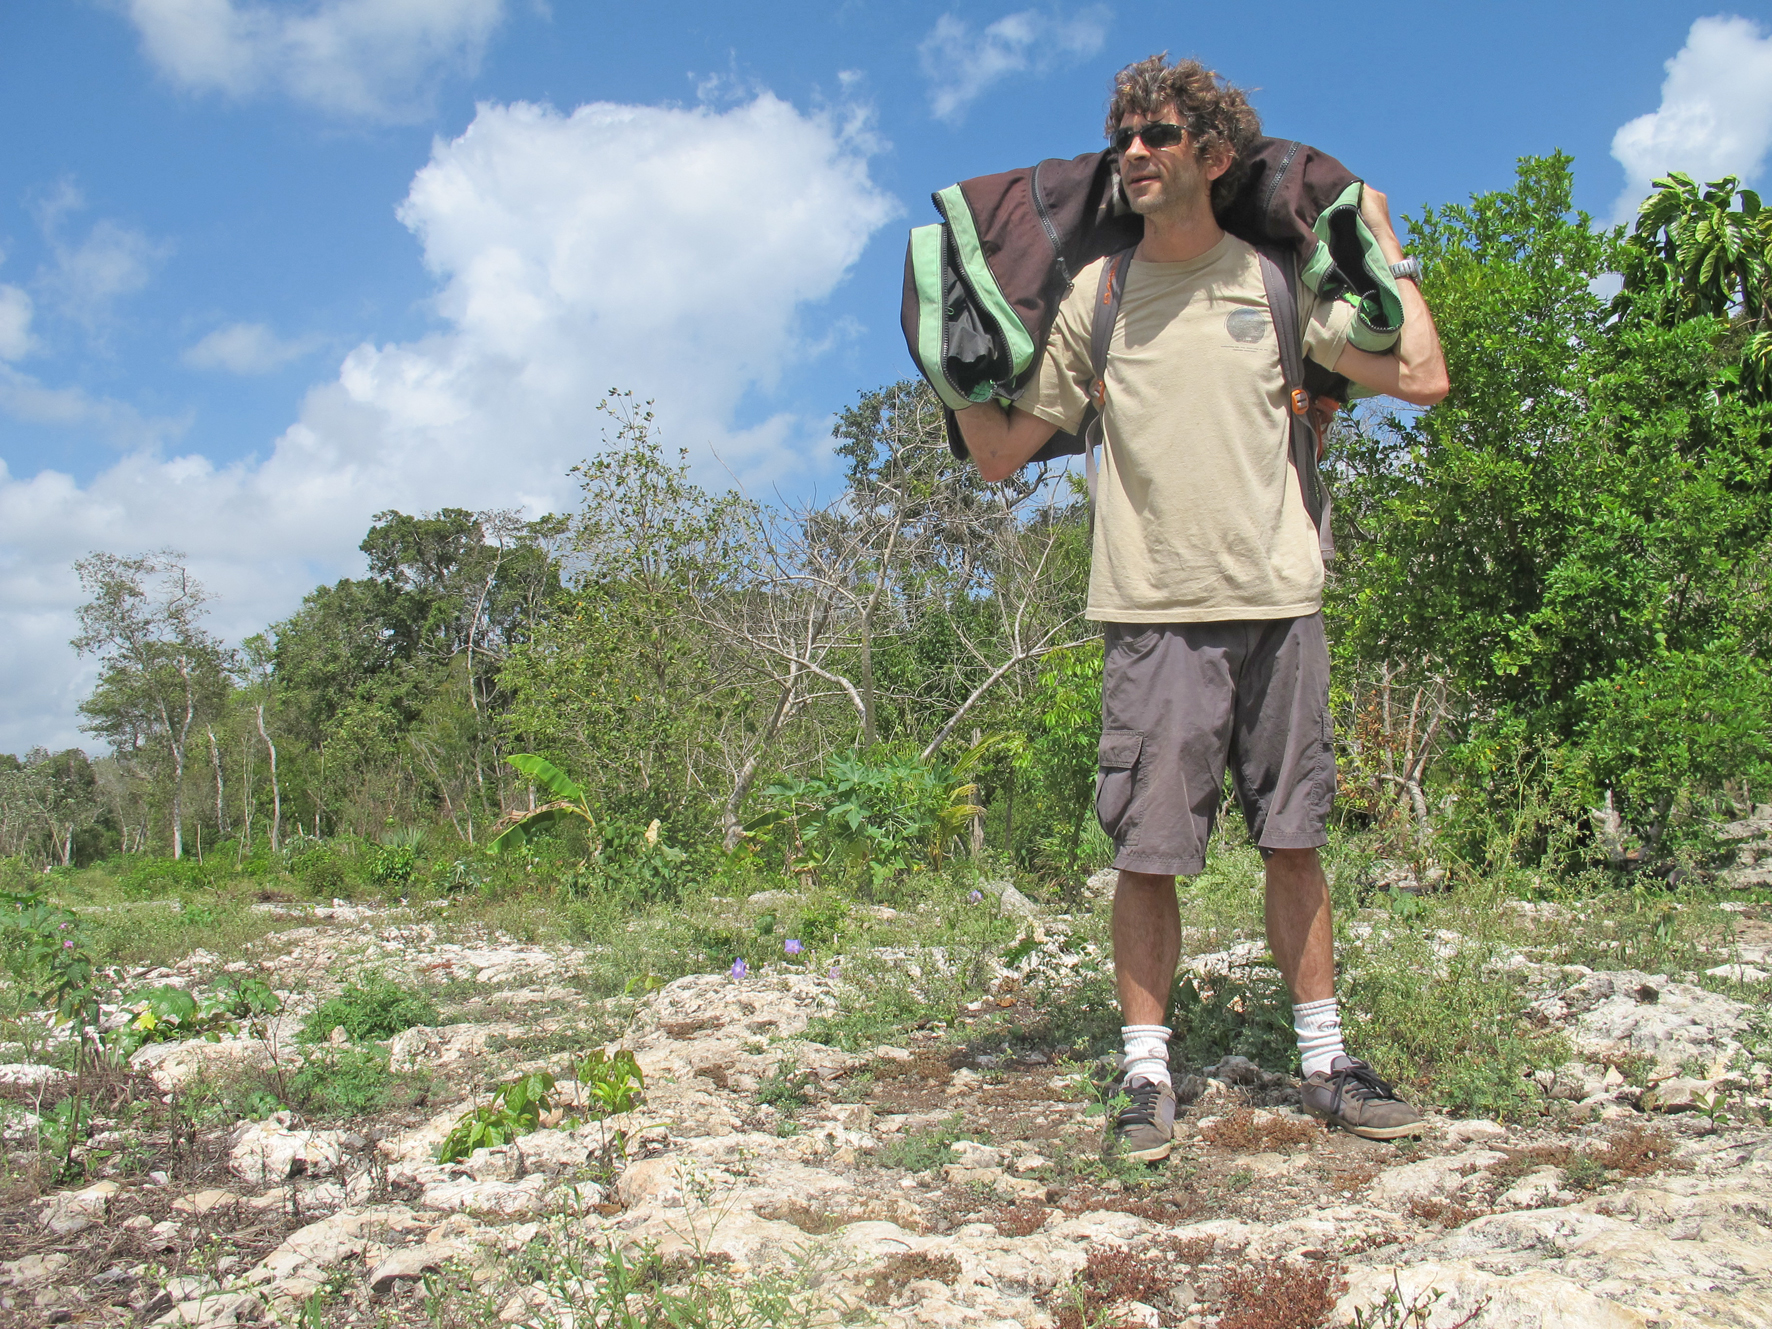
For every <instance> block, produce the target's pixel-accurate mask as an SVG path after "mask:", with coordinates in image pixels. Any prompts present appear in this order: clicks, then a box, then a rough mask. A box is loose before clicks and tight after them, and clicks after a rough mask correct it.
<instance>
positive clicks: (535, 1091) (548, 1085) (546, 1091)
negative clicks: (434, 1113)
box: [437, 1071, 554, 1163]
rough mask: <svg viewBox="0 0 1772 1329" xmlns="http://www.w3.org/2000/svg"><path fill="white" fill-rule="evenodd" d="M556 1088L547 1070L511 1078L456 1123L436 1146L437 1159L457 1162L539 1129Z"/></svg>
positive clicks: (549, 1107) (550, 1107)
mask: <svg viewBox="0 0 1772 1329" xmlns="http://www.w3.org/2000/svg"><path fill="white" fill-rule="evenodd" d="M553 1089H554V1077H553V1076H551V1075H549V1074H548V1073H547V1072H546V1071H537V1072H535V1073H534V1074H532V1075H524V1076H519V1077H518V1078H517V1079H515V1080H512V1081H511V1082H510V1083H509V1084H507V1085H505V1086H504V1087H503V1088H501V1089H499V1090H498V1091H497V1092H495V1093H494V1094H493V1095H492V1099H491V1101H490V1102H487V1103H484V1104H482V1105H481V1106H479V1107H477V1108H475V1109H473V1111H471V1112H469V1113H468V1114H467V1115H466V1116H464V1117H462V1119H461V1120H460V1121H458V1122H456V1123H455V1127H454V1129H452V1130H451V1131H450V1132H449V1134H448V1135H446V1136H444V1137H443V1143H442V1144H440V1145H438V1146H437V1161H438V1162H439V1163H454V1162H457V1161H459V1160H461V1159H463V1158H466V1157H467V1156H468V1155H469V1154H471V1153H473V1152H474V1150H476V1149H496V1148H498V1147H499V1146H500V1145H506V1144H509V1143H510V1142H511V1141H512V1140H515V1139H516V1138H517V1137H518V1136H520V1135H527V1134H528V1133H529V1132H530V1131H533V1130H537V1129H539V1128H540V1126H541V1118H542V1115H543V1114H544V1113H546V1112H548V1111H550V1110H551V1109H552V1106H553V1104H552V1102H551V1101H550V1099H549V1097H548V1096H549V1095H550V1094H551V1093H552V1092H553Z"/></svg>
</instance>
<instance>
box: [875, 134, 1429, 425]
mask: <svg viewBox="0 0 1772 1329" xmlns="http://www.w3.org/2000/svg"><path fill="white" fill-rule="evenodd" d="M1361 189H1362V185H1361V183H1360V180H1359V178H1358V177H1357V176H1355V175H1354V174H1353V173H1352V172H1350V171H1349V170H1348V169H1347V168H1346V167H1345V166H1343V165H1342V164H1341V163H1340V162H1338V161H1336V160H1335V158H1333V157H1330V156H1327V155H1325V154H1324V153H1321V152H1318V151H1317V150H1316V149H1315V148H1312V147H1307V146H1306V145H1305V144H1302V143H1296V142H1293V141H1291V140H1288V139H1273V138H1264V139H1260V140H1258V141H1257V142H1256V145H1255V149H1254V151H1253V153H1252V154H1251V158H1250V163H1249V171H1248V174H1247V176H1246V177H1245V180H1244V183H1243V186H1242V188H1241V189H1240V190H1239V191H1238V193H1237V196H1236V197H1235V198H1234V199H1232V200H1231V202H1230V203H1229V205H1228V206H1226V207H1225V208H1223V209H1222V210H1221V211H1220V213H1219V217H1218V220H1219V223H1220V224H1221V225H1222V226H1223V227H1224V228H1225V230H1227V231H1229V232H1230V233H1231V234H1233V235H1236V236H1238V237H1240V238H1242V239H1244V240H1247V241H1248V242H1249V243H1251V244H1253V245H1258V246H1261V245H1265V246H1270V247H1275V248H1278V249H1280V250H1282V251H1287V252H1290V253H1291V254H1293V255H1295V256H1296V259H1297V263H1298V268H1297V272H1298V276H1299V278H1300V279H1301V280H1302V281H1303V282H1304V283H1305V284H1306V285H1308V286H1310V287H1311V288H1312V289H1313V290H1315V291H1316V292H1317V293H1318V294H1319V295H1322V296H1327V297H1329V298H1332V299H1343V300H1346V301H1348V302H1349V303H1350V304H1352V305H1354V306H1355V307H1356V309H1357V311H1358V312H1357V314H1356V316H1355V319H1354V323H1353V327H1352V329H1351V330H1350V332H1349V334H1348V342H1349V344H1350V345H1353V346H1356V347H1358V348H1359V349H1361V350H1363V351H1374V352H1384V351H1388V350H1390V349H1391V347H1392V346H1394V345H1395V344H1396V340H1397V334H1398V333H1399V332H1400V331H1401V330H1402V325H1403V304H1402V300H1401V298H1400V297H1399V296H1398V295H1397V286H1396V279H1395V278H1393V277H1392V276H1391V274H1390V268H1389V266H1388V265H1387V264H1386V263H1385V261H1384V256H1383V255H1382V254H1381V253H1380V252H1379V248H1378V243H1377V241H1376V240H1374V239H1373V237H1372V233H1371V232H1370V231H1368V230H1367V229H1366V225H1365V223H1364V222H1363V221H1362V220H1361V219H1360V191H1361ZM934 198H935V206H936V208H937V210H938V211H940V213H941V215H942V217H943V219H944V220H943V221H942V222H940V223H939V224H935V225H930V226H919V227H916V228H915V229H913V230H912V231H911V238H910V246H909V248H908V250H907V252H906V254H905V275H904V304H903V310H902V314H901V321H902V323H903V326H904V335H905V341H906V342H907V343H908V344H909V346H910V349H911V356H912V358H913V359H915V360H916V362H917V367H918V368H919V369H920V370H921V371H922V373H923V377H924V378H926V379H927V380H928V381H929V385H930V386H931V387H932V388H934V389H935V392H936V394H937V395H938V396H939V397H940V398H941V400H942V402H943V403H944V404H945V405H946V406H947V407H948V409H949V410H963V409H964V408H966V407H968V406H971V405H974V404H975V403H978V402H983V401H988V400H990V399H991V398H993V397H996V398H1000V399H1003V400H1007V401H1014V400H1015V399H1016V398H1018V397H1020V396H1021V394H1022V392H1023V391H1024V390H1025V389H1026V388H1027V385H1028V383H1029V382H1030V381H1031V380H1032V378H1033V375H1034V370H1035V368H1036V367H1037V366H1038V364H1039V359H1040V353H1041V351H1042V350H1043V349H1044V347H1045V345H1046V334H1047V333H1048V331H1050V329H1051V327H1052V320H1053V318H1054V317H1055V316H1056V314H1057V312H1058V305H1059V302H1060V301H1061V300H1063V299H1064V297H1065V295H1066V294H1067V293H1068V292H1069V291H1070V288H1071V283H1072V281H1073V280H1074V279H1075V277H1076V274H1077V273H1079V272H1081V271H1082V270H1083V269H1084V268H1085V267H1087V266H1088V265H1089V264H1090V263H1092V262H1094V261H1095V260H1096V259H1098V258H1102V257H1104V256H1105V255H1108V254H1113V253H1118V252H1119V251H1121V250H1123V249H1126V248H1128V247H1129V246H1131V245H1135V244H1137V242H1138V240H1139V238H1140V237H1141V236H1142V235H1143V234H1144V219H1143V218H1142V217H1139V216H1138V215H1137V214H1135V213H1133V212H1132V211H1131V210H1130V209H1129V208H1128V207H1127V206H1126V202H1125V199H1124V197H1123V196H1122V194H1121V193H1120V187H1119V164H1118V161H1117V159H1116V158H1115V156H1114V154H1113V153H1112V152H1111V151H1107V150H1103V151H1101V152H1092V153H1085V154H1084V155H1083V156H1081V157H1073V158H1071V159H1070V160H1069V161H1066V160H1064V159H1063V158H1059V157H1053V158H1048V159H1047V160H1046V161H1043V162H1040V163H1039V164H1038V165H1036V166H1032V167H1024V168H1021V169H1018V170H1014V171H1004V172H1002V173H1000V174H997V175H982V176H977V177H975V178H974V179H971V180H962V181H961V182H960V183H959V184H956V185H949V186H948V187H947V188H946V189H943V190H941V191H940V192H939V193H937V194H936V195H935V196H934ZM1343 388H1344V390H1345V384H1343ZM1081 449H1082V445H1081V443H1080V442H1079V441H1078V440H1076V439H1074V438H1072V437H1071V436H1070V435H1060V436H1058V437H1057V438H1056V439H1055V440H1054V442H1053V443H1052V444H1049V445H1048V446H1047V447H1046V448H1045V449H1042V454H1041V455H1042V456H1043V457H1045V456H1057V455H1061V454H1063V453H1067V452H1078V451H1081Z"/></svg>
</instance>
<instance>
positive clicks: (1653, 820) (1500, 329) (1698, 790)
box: [1331, 156, 1772, 840]
mask: <svg viewBox="0 0 1772 1329" xmlns="http://www.w3.org/2000/svg"><path fill="white" fill-rule="evenodd" d="M1569 193H1570V170H1569V161H1568V159H1567V158H1566V157H1562V156H1554V157H1550V158H1543V159H1530V158H1528V159H1525V160H1523V161H1522V162H1521V163H1520V170H1519V179H1518V183H1517V185H1516V187H1515V188H1514V189H1513V190H1511V191H1507V192H1503V193H1495V194H1486V195H1481V196H1479V197H1477V198H1474V199H1473V200H1472V202H1471V204H1470V205H1469V206H1468V207H1447V208H1443V209H1440V210H1437V211H1436V210H1431V209H1430V210H1428V211H1427V212H1425V213H1424V215H1423V217H1422V219H1421V220H1420V221H1418V222H1415V223H1412V231H1413V236H1412V248H1413V249H1414V250H1415V252H1416V253H1418V254H1420V255H1421V256H1422V259H1423V262H1424V264H1425V265H1426V269H1427V272H1428V277H1427V295H1428V299H1429V302H1430V304H1431V305H1432V306H1433V308H1434V311H1435V316H1436V321H1437V322H1438V323H1439V326H1440V330H1441V335H1442V339H1443V341H1444V342H1445V345H1446V350H1447V360H1448V364H1449V366H1450V369H1451V374H1452V384H1453V387H1452V392H1451V394H1450V395H1449V396H1448V397H1447V398H1446V400H1445V401H1444V402H1442V403H1441V404H1440V405H1438V406H1436V407H1434V408H1433V409H1432V410H1430V411H1427V412H1425V413H1423V414H1421V415H1419V416H1416V417H1413V418H1408V419H1395V418H1393V419H1391V420H1389V421H1387V422H1385V423H1384V424H1383V425H1381V426H1380V427H1379V428H1376V429H1373V430H1370V431H1368V432H1366V433H1364V434H1363V435H1361V436H1360V437H1358V438H1356V439H1355V440H1353V441H1352V442H1351V444H1350V445H1349V446H1347V447H1346V449H1345V450H1344V451H1343V453H1342V455H1341V458H1340V461H1339V466H1340V470H1341V472H1342V486H1341V490H1340V493H1341V495H1343V496H1344V497H1345V498H1346V500H1347V501H1346V502H1345V503H1344V504H1341V505H1338V510H1339V511H1341V512H1342V514H1343V517H1344V525H1343V529H1344V533H1345V535H1346V537H1347V538H1346V539H1345V540H1344V542H1343V544H1344V549H1345V550H1346V552H1347V554H1348V557H1347V558H1346V559H1345V560H1344V563H1343V566H1342V570H1341V572H1340V574H1339V576H1338V578H1337V583H1336V585H1335V587H1334V589H1333V593H1332V597H1331V611H1332V615H1333V617H1334V620H1335V624H1336V627H1337V629H1338V631H1339V632H1340V633H1341V634H1342V635H1343V636H1344V637H1345V639H1346V642H1347V644H1348V645H1349V646H1350V647H1351V648H1352V649H1353V650H1355V651H1357V652H1358V653H1359V654H1360V655H1362V656H1364V657H1365V658H1366V659H1368V660H1373V661H1397V662H1411V665H1412V667H1413V668H1415V669H1417V670H1418V671H1419V670H1422V669H1424V668H1425V669H1426V670H1427V671H1428V672H1431V673H1433V674H1435V675H1440V674H1443V675H1444V676H1445V677H1446V678H1447V679H1448V681H1449V683H1450V685H1451V688H1452V691H1453V692H1454V694H1455V695H1457V696H1458V697H1461V698H1462V699H1463V701H1464V703H1465V711H1464V714H1463V716H1462V717H1461V718H1462V721H1463V725H1462V732H1463V733H1464V734H1465V735H1470V734H1472V733H1475V732H1476V731H1477V730H1480V729H1482V728H1483V727H1484V726H1485V725H1499V726H1501V728H1502V729H1506V730H1508V732H1511V733H1514V734H1515V735H1517V736H1518V740H1519V741H1520V742H1523V743H1525V744H1526V745H1527V746H1528V747H1531V748H1537V749H1542V750H1544V751H1545V752H1549V751H1550V750H1551V749H1556V748H1567V749H1569V752H1570V753H1571V754H1572V756H1573V759H1572V760H1571V759H1569V758H1559V759H1558V760H1556V761H1548V762H1546V763H1544V764H1543V769H1546V770H1551V769H1555V770H1558V771H1560V772H1561V775H1560V776H1559V778H1561V779H1566V780H1573V781H1574V782H1575V787H1574V788H1572V789H1571V790H1570V793H1571V795H1572V796H1577V797H1581V798H1586V799H1591V800H1595V801H1598V800H1600V799H1601V798H1602V797H1603V795H1604V791H1606V790H1608V789H1609V790H1612V791H1614V793H1615V794H1616V795H1617V796H1618V797H1619V798H1620V799H1621V800H1622V803H1621V810H1623V811H1624V812H1625V815H1626V816H1627V817H1628V818H1629V819H1630V820H1631V822H1632V824H1633V825H1634V826H1635V827H1636V829H1637V830H1638V831H1639V833H1641V834H1643V835H1645V837H1647V838H1649V839H1651V840H1653V839H1656V838H1658V837H1659V836H1660V835H1661V834H1662V832H1663V830H1664V829H1665V825H1666V819H1667V817H1668V815H1669V813H1670V811H1671V810H1672V808H1673V807H1674V805H1675V804H1676V802H1678V801H1679V800H1680V799H1681V798H1682V797H1690V798H1703V797H1706V796H1709V795H1710V794H1713V793H1716V792H1718V791H1719V790H1720V788H1721V784H1722V782H1723V781H1725V780H1727V779H1741V778H1743V777H1751V778H1761V775H1762V773H1763V771H1764V759H1763V757H1762V756H1761V755H1759V749H1758V747H1757V746H1756V745H1755V744H1754V743H1752V742H1748V741H1747V738H1748V735H1749V734H1750V733H1751V732H1754V731H1753V730H1752V728H1751V727H1746V728H1740V729H1737V730H1731V731H1730V732H1733V733H1736V734H1738V735H1739V737H1740V739H1741V741H1739V742H1736V741H1730V742H1709V741H1707V742H1705V743H1699V744H1681V743H1679V742H1672V743H1665V744H1663V745H1662V746H1663V749H1664V750H1663V751H1662V752H1660V753H1659V755H1658V756H1657V758H1656V759H1655V760H1651V761H1645V760H1644V759H1643V757H1644V754H1643V751H1642V744H1643V742H1644V740H1645V737H1646V736H1648V735H1651V734H1652V733H1653V732H1654V730H1655V727H1656V725H1657V724H1659V723H1663V722H1665V721H1666V720H1667V719H1668V718H1669V717H1671V716H1674V715H1676V714H1677V715H1679V716H1683V717H1685V718H1686V721H1687V722H1690V723H1694V724H1705V723H1708V721H1707V720H1706V719H1705V717H1707V716H1716V715H1721V714H1723V713H1724V712H1725V711H1726V710H1727V709H1728V708H1730V707H1733V706H1740V705H1743V704H1749V705H1753V704H1757V703H1755V700H1754V699H1756V698H1761V697H1764V696H1765V695H1766V693H1765V689H1764V687H1763V685H1762V683H1760V682H1757V681H1755V680H1756V679H1763V677H1764V674H1765V664H1764V661H1765V652H1766V648H1767V646H1768V645H1769V644H1772V642H1769V640H1768V636H1767V631H1766V629H1767V615H1766V599H1767V597H1766V588H1765V569H1766V568H1767V567H1768V566H1772V544H1769V536H1772V521H1769V518H1772V506H1769V505H1768V501H1767V498H1768V496H1767V479H1768V476H1769V475H1772V452H1769V451H1768V444H1769V442H1772V431H1769V429H1768V423H1769V418H1772V417H1769V415H1768V410H1767V408H1766V407H1765V406H1763V405H1761V404H1758V403H1756V402H1754V401H1752V400H1750V399H1749V398H1748V397H1747V396H1745V395H1744V394H1742V393H1739V392H1734V391H1723V390H1720V388H1722V387H1724V386H1726V383H1725V379H1724V377H1723V370H1724V369H1725V368H1726V367H1727V366H1728V364H1729V362H1730V359H1731V354H1732V353H1731V346H1730V336H1731V329H1730V326H1729V324H1728V322H1727V321H1726V320H1725V319H1723V318H1721V317H1718V316H1716V315H1714V314H1711V313H1708V312H1705V310H1704V309H1703V308H1701V307H1699V305H1697V304H1691V305H1689V306H1688V307H1685V308H1683V309H1682V310H1679V311H1676V314H1675V315H1674V316H1670V314H1669V309H1670V307H1671V305H1672V303H1673V301H1672V300H1671V298H1670V297H1669V296H1668V294H1667V292H1665V291H1662V292H1661V293H1660V294H1659V296H1658V297H1657V298H1654V299H1651V298H1648V297H1647V296H1645V295H1644V294H1643V293H1642V292H1641V291H1639V293H1638V294H1637V295H1636V296H1635V297H1634V298H1632V299H1627V300H1625V301H1623V302H1622V304H1621V305H1620V306H1619V307H1617V308H1610V307H1608V305H1607V304H1606V303H1605V302H1603V301H1602V300H1600V298H1599V297H1598V296H1597V295H1595V294H1594V291H1593V286H1594V283H1595V282H1596V280H1597V279H1598V278H1599V277H1601V276H1602V275H1603V274H1605V273H1607V272H1609V271H1617V270H1619V269H1620V268H1627V269H1633V270H1634V268H1635V267H1640V266H1642V264H1641V262H1640V256H1639V258H1632V257H1631V254H1630V252H1629V251H1630V248H1631V245H1630V244H1627V243H1626V241H1625V240H1624V239H1623V237H1622V235H1621V233H1620V232H1617V231H1613V232H1601V231H1596V230H1595V229H1594V228H1593V226H1592V223H1591V221H1590V219H1589V218H1588V217H1586V216H1585V215H1584V214H1580V213H1575V212H1573V211H1572V210H1571V208H1570V204H1569ZM1632 243H1640V238H1639V240H1638V241H1635V242H1632ZM1722 661H1734V662H1737V663H1735V664H1732V665H1731V667H1729V668H1726V669H1725V668H1719V667H1717V665H1718V662H1722ZM1743 661H1745V662H1746V663H1745V664H1741V663H1739V662H1743ZM1676 698H1677V700H1676ZM1627 711H1628V713H1627ZM1760 713H1761V714H1762V715H1763V711H1762V712H1760ZM1759 728H1760V729H1761V730H1763V729H1764V725H1763V724H1762V725H1761V726H1759ZM1498 732H1499V731H1498ZM1678 752H1684V753H1685V754H1686V755H1685V756H1678V757H1677V756H1676V754H1677V753H1678ZM1650 773H1653V774H1652V776H1651V774H1650ZM1467 792H1468V793H1469V794H1470V795H1471V796H1473V797H1475V798H1477V799H1481V798H1482V797H1483V791H1481V790H1480V789H1474V790H1470V791H1467Z"/></svg>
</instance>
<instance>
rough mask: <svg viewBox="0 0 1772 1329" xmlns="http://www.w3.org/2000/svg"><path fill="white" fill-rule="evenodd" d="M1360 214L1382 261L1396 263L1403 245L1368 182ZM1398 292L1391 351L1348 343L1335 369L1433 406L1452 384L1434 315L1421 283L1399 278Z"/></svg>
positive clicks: (1380, 196)
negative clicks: (1399, 328)
mask: <svg viewBox="0 0 1772 1329" xmlns="http://www.w3.org/2000/svg"><path fill="white" fill-rule="evenodd" d="M1360 216H1361V217H1362V218H1364V219H1365V222H1366V228H1367V229H1368V230H1370V231H1371V232H1372V237H1373V239H1375V240H1377V241H1378V247H1379V249H1380V250H1382V251H1383V253H1384V261H1385V262H1386V263H1401V262H1402V261H1403V246H1402V245H1401V244H1400V243H1399V242H1398V240H1397V233H1396V231H1395V229H1394V228H1393V227H1392V226H1391V214H1390V207H1389V205H1388V203H1387V202H1386V200H1385V197H1384V195H1383V194H1381V193H1379V192H1378V191H1377V190H1376V189H1374V188H1373V187H1372V186H1371V185H1367V186H1366V188H1365V189H1363V190H1362V191H1361V199H1360ZM1397 291H1398V293H1399V294H1400V295H1401V296H1402V297H1403V332H1402V335H1401V336H1399V337H1398V338H1397V349H1396V354H1394V355H1373V354H1372V353H1371V352H1370V351H1362V350H1358V349H1356V348H1355V347H1352V346H1349V347H1347V348H1346V349H1345V350H1343V351H1342V353H1341V355H1340V356H1339V357H1337V359H1336V361H1335V365H1334V369H1335V372H1336V373H1338V374H1342V375H1345V376H1346V377H1348V378H1351V379H1352V380H1353V381H1354V382H1356V383H1358V384H1359V385H1360V386H1361V387H1363V388H1369V389H1370V390H1372V391H1373V392H1382V393H1383V394H1384V395H1385V396H1387V397H1399V398H1401V399H1402V400H1404V401H1406V402H1410V403H1412V404H1414V405H1416V406H1432V405H1433V404H1434V403H1435V402H1437V401H1439V400H1440V398H1442V397H1444V396H1445V395H1446V393H1447V391H1448V390H1449V389H1450V387H1451V382H1450V380H1449V379H1448V378H1447V376H1446V356H1445V353H1444V352H1443V351H1441V349H1440V334H1439V331H1438V330H1437V329H1436V328H1435V327H1434V316H1433V315H1432V314H1431V313H1429V312H1428V307H1427V301H1425V300H1423V299H1422V298H1421V287H1419V286H1418V285H1416V284H1415V283H1414V282H1413V281H1410V280H1409V279H1407V278H1404V279H1403V280H1401V281H1399V282H1398V283H1397Z"/></svg>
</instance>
